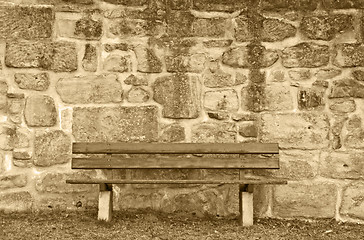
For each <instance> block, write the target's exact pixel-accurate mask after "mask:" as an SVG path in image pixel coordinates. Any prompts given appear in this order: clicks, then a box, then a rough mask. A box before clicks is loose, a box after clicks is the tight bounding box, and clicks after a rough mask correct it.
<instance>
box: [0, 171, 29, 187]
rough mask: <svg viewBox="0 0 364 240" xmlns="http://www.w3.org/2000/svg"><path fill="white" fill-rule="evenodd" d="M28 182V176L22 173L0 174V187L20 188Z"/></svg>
mask: <svg viewBox="0 0 364 240" xmlns="http://www.w3.org/2000/svg"><path fill="white" fill-rule="evenodd" d="M27 183H28V178H27V176H26V175H24V174H15V175H14V174H12V175H3V176H0V189H1V190H5V189H12V188H22V187H25V186H26V185H27Z"/></svg>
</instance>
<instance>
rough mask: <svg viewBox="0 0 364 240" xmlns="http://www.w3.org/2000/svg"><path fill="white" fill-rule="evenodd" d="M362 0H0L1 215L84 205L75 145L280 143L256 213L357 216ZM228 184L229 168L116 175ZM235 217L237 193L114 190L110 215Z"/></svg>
mask: <svg viewBox="0 0 364 240" xmlns="http://www.w3.org/2000/svg"><path fill="white" fill-rule="evenodd" d="M363 10H364V3H363V2H362V1H360V0H356V1H347V0H321V1H316V0H294V1H285V0H260V1H259V0H240V1H237V0H49V1H48V0H13V1H1V4H0V19H1V20H0V209H1V210H5V211H14V210H16V211H22V210H42V209H77V208H81V209H89V208H96V207H97V190H98V188H97V186H92V185H86V186H84V185H67V184H65V180H66V179H68V178H75V177H78V176H80V177H105V176H104V172H102V171H98V170H97V171H93V170H92V171H71V165H70V161H71V157H72V155H71V144H72V142H77V141H88V142H93V141H127V142H138V141H141V142H156V141H159V142H278V143H279V145H280V160H281V169H280V170H279V171H276V170H270V171H268V170H267V171H264V170H263V171H257V172H256V174H258V175H262V176H274V177H277V178H287V179H288V180H289V184H288V185H281V186H261V187H256V194H255V200H256V201H255V214H256V216H259V217H266V216H268V217H282V218H300V217H304V218H335V219H337V220H343V221H345V220H348V221H354V222H364V180H363V179H364V123H363V121H364V100H363V98H364V82H363V81H364V69H363V68H362V67H364V44H363V43H362V42H363V40H364V27H363V26H364V25H363V20H364V15H363V14H364V12H363ZM114 175H117V176H118V177H120V178H126V177H128V178H131V177H132V178H148V179H156V178H160V179H169V178H172V179H190V178H191V179H192V178H209V179H221V178H224V179H232V178H236V177H237V176H238V172H237V171H217V170H214V171H212V170H193V171H191V170H190V171H187V170H181V171H172V170H163V171H146V170H145V171H143V170H140V171H118V172H114ZM124 208H152V209H155V210H161V211H165V212H176V211H184V212H188V213H192V214H196V215H199V216H203V215H213V216H223V217H235V216H236V215H237V214H238V188H237V186H230V185H229V186H199V185H192V186H154V185H153V186H116V187H115V209H124Z"/></svg>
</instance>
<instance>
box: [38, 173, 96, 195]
mask: <svg viewBox="0 0 364 240" xmlns="http://www.w3.org/2000/svg"><path fill="white" fill-rule="evenodd" d="M95 175H96V174H95V172H94V171H92V172H87V173H86V172H77V173H43V174H42V175H40V176H39V178H38V179H37V180H36V183H35V189H36V190H37V191H38V192H41V193H60V194H65V193H86V192H93V191H97V190H98V189H97V187H95V186H94V185H91V184H84V185H77V184H67V183H66V180H67V179H92V178H95Z"/></svg>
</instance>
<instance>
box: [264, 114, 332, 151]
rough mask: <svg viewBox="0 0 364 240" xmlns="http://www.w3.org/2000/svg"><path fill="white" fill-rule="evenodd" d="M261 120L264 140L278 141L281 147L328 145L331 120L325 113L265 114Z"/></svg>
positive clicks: (307, 147)
mask: <svg viewBox="0 0 364 240" xmlns="http://www.w3.org/2000/svg"><path fill="white" fill-rule="evenodd" d="M261 121H262V125H261V131H260V134H261V140H262V142H278V143H279V146H280V147H281V148H299V149H318V148H324V147H327V146H328V133H329V122H328V119H327V116H325V115H324V114H318V113H299V114H263V115H262V119H261Z"/></svg>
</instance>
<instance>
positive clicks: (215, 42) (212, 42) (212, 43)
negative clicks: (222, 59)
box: [203, 39, 233, 48]
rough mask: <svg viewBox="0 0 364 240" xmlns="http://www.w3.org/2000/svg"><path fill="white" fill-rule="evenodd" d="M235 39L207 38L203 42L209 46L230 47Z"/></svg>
mask: <svg viewBox="0 0 364 240" xmlns="http://www.w3.org/2000/svg"><path fill="white" fill-rule="evenodd" d="M232 42H233V40H230V39H228V40H206V41H204V42H203V45H204V46H205V47H207V48H220V47H228V46H230V45H231V44H232Z"/></svg>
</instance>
